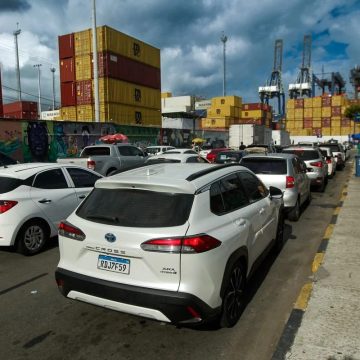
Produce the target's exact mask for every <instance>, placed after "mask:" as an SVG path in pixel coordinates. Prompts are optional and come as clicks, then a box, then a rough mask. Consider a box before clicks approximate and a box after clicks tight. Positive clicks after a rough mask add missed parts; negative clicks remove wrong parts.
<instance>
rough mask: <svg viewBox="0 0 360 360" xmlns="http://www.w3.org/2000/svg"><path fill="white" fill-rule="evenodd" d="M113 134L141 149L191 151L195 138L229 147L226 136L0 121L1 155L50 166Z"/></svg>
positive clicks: (64, 123) (131, 127)
mask: <svg viewBox="0 0 360 360" xmlns="http://www.w3.org/2000/svg"><path fill="white" fill-rule="evenodd" d="M115 133H122V134H125V135H126V136H127V137H128V138H129V142H130V143H132V144H134V145H136V146H139V147H141V148H145V147H147V146H150V145H172V146H176V147H191V140H192V139H193V138H195V137H201V138H204V139H206V140H207V141H208V142H209V143H210V142H211V141H214V140H219V139H223V140H224V141H225V143H228V132H213V131H208V132H206V131H205V132H204V131H195V132H192V131H191V130H181V129H160V128H150V127H144V126H130V125H118V124H113V123H89V122H85V123H80V122H70V121H35V120H33V121H21V120H10V119H6V120H5V119H0V151H1V152H3V153H5V154H7V155H9V156H11V157H12V158H14V159H16V160H19V161H20V162H38V161H40V162H44V161H51V162H52V161H56V159H57V158H64V157H77V156H79V154H80V152H81V150H82V149H83V148H84V147H85V146H88V145H93V144H98V143H100V141H99V139H100V137H101V136H103V135H108V134H115Z"/></svg>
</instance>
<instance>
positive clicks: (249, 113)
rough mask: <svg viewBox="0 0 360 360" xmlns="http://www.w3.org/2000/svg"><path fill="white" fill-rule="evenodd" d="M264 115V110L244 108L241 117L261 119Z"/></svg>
mask: <svg viewBox="0 0 360 360" xmlns="http://www.w3.org/2000/svg"><path fill="white" fill-rule="evenodd" d="M263 116H264V112H263V110H245V111H244V110H243V111H241V118H242V119H246V118H255V119H261V118H262V117H263Z"/></svg>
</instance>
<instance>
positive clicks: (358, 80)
mask: <svg viewBox="0 0 360 360" xmlns="http://www.w3.org/2000/svg"><path fill="white" fill-rule="evenodd" d="M349 77H350V82H351V85H352V86H353V87H354V94H355V96H354V97H355V99H358V97H359V96H358V95H359V91H360V66H359V65H356V66H355V67H354V68H353V69H351V70H350V76H349Z"/></svg>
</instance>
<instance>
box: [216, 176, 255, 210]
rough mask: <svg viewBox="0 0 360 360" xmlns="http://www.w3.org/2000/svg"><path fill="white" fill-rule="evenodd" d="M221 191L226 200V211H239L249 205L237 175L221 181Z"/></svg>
mask: <svg viewBox="0 0 360 360" xmlns="http://www.w3.org/2000/svg"><path fill="white" fill-rule="evenodd" d="M220 190H221V194H222V197H223V200H224V205H225V211H232V210H235V209H239V208H241V207H243V206H245V205H247V204H248V203H249V201H248V198H247V196H246V194H245V191H244V188H243V187H242V185H241V182H240V180H239V178H238V177H237V176H236V174H233V175H230V176H227V177H226V178H224V179H222V180H221V181H220Z"/></svg>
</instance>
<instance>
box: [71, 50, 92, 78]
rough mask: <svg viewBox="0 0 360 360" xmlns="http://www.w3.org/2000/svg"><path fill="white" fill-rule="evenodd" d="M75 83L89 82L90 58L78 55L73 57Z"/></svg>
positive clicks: (90, 75) (90, 76)
mask: <svg viewBox="0 0 360 360" xmlns="http://www.w3.org/2000/svg"><path fill="white" fill-rule="evenodd" d="M75 76H76V81H81V80H89V79H91V78H92V72H91V56H90V55H79V56H76V57H75Z"/></svg>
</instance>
